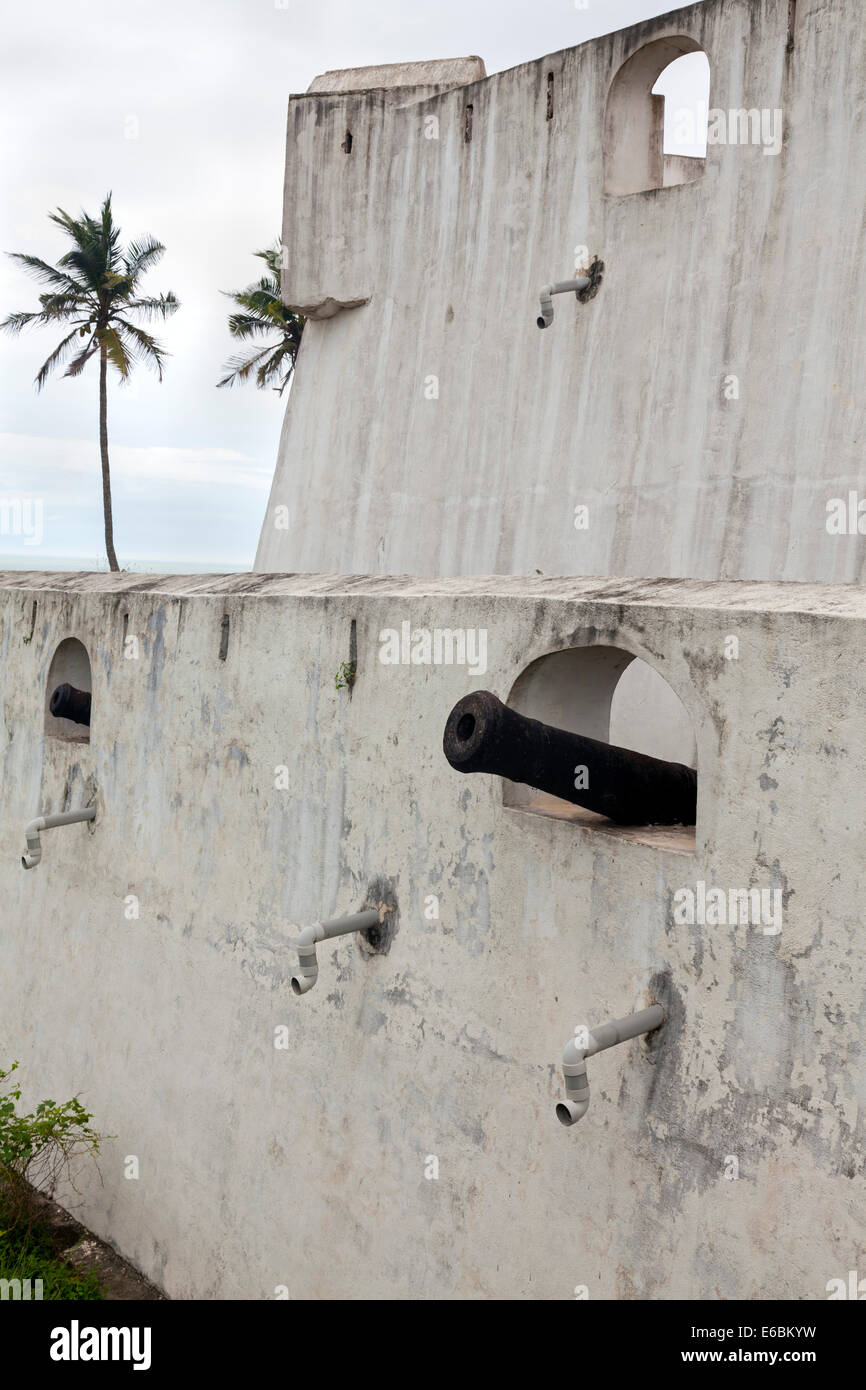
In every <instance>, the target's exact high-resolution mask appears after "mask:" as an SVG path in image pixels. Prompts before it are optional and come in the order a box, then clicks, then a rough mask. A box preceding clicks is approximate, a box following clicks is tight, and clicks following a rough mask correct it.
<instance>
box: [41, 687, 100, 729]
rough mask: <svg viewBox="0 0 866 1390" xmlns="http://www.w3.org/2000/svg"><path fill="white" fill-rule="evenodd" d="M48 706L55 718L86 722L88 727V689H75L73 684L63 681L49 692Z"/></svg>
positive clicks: (79, 722) (75, 722)
mask: <svg viewBox="0 0 866 1390" xmlns="http://www.w3.org/2000/svg"><path fill="white" fill-rule="evenodd" d="M48 708H49V709H50V710H51V713H52V714H53V715H54V718H55V719H71V720H72V722H73V724H86V725H87V726H88V728H89V727H90V691H89V690H76V689H75V686H74V685H70V684H69V682H68V681H64V682H63V684H62V685H58V687H57V689H56V690H53V691H52V692H51V699H50V700H49V702H48Z"/></svg>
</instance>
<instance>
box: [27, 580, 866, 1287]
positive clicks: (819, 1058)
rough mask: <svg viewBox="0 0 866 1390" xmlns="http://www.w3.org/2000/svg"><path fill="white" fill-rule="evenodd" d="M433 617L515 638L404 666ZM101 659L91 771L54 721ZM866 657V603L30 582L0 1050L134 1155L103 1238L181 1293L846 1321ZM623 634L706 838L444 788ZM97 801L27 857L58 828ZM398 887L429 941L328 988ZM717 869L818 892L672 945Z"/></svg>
mask: <svg viewBox="0 0 866 1390" xmlns="http://www.w3.org/2000/svg"><path fill="white" fill-rule="evenodd" d="M34 600H36V602H37V614H36V621H35V625H34V626H33V638H32V641H27V640H26V639H27V637H28V636H29V634H30V631H31V622H32V614H33V601H34ZM226 614H227V615H228V616H229V619H230V628H229V642H228V651H227V655H226V659H225V661H220V659H219V649H220V642H221V632H222V621H223V617H224V615H226ZM353 619H354V620H355V622H356V624H357V660H358V681H357V684H356V686H355V688H354V691H353V694H352V698H351V699H350V698H349V696H348V694H347V692H346V691H345V690H344V691H340V692H337V691H336V690H335V688H334V675H335V673H336V671H337V669H338V667H339V666H340V663H341V662H342V661H344V660H346V659H347V658H348V656H349V644H350V627H351V622H352V620H353ZM405 619H408V620H410V621H411V623H412V624H413V626H414V627H418V626H421V625H424V626H426V627H428V628H430V627H434V626H443V627H450V628H453V627H467V628H469V627H476V628H484V629H486V631H487V633H488V670H487V671H486V672H485V673H484V675H483V677H481V678H479V676H472V675H470V674H469V673H468V672H467V671H466V669H465V668H458V667H454V666H451V667H445V666H439V667H433V666H415V667H413V666H408V667H406V666H386V665H382V664H381V663H380V661H379V659H378V653H379V650H380V643H379V634H380V632H381V631H382V629H384V628H398V629H399V627H400V624H401V622H402V621H403V620H405ZM124 630H126V631H127V632H128V634H129V635H133V636H138V637H139V638H140V643H141V648H140V657H139V659H138V660H130V659H125V657H124V655H123V636H124ZM732 635H734V636H737V638H738V640H739V656H738V658H737V659H735V660H726V659H725V657H724V655H723V650H724V642H725V639H726V638H728V637H730V636H732ZM69 636H74V637H77V638H79V639H80V640H81V641H82V642H84V644H85V645H86V646H87V648H88V650H89V653H90V657H91V662H92V684H93V722H92V726H91V741H90V743H89V745H80V744H79V745H74V744H70V743H66V742H61V741H58V740H50V741H48V742H46V740H45V737H44V733H43V710H44V697H45V682H46V680H47V676H48V670H49V666H50V662H51V660H52V655H53V653H54V651H55V649H56V647H57V645H58V643H59V642H60V641H61V640H63V639H64V638H66V637H69ZM864 637H866V600H864V597H863V593H862V591H861V590H857V589H852V588H849V589H844V588H839V589H830V588H825V589H821V588H817V587H816V588H812V587H807V586H802V587H801V586H790V585H789V586H773V585H757V584H756V585H743V584H740V585H735V584H689V583H676V582H671V583H639V582H636V583H633V584H629V583H623V582H591V581H578V580H540V579H535V580H517V579H499V580H488V581H478V582H466V581H457V580H452V581H448V580H441V581H439V582H438V583H436V582H434V583H424V582H421V581H398V580H393V579H382V578H380V579H376V578H367V579H348V578H342V579H334V578H328V577H319V578H312V577H311V578H307V579H304V578H294V579H290V578H276V577H274V578H271V577H268V576H231V577H228V578H225V579H222V580H219V579H214V578H212V577H211V578H200V577H196V578H172V579H155V578H149V579H148V578H143V577H141V576H117V577H113V576H108V575H96V576H62V575H50V574H43V575H12V574H7V575H5V576H2V578H0V710H2V748H0V760H2V761H0V768H2V774H0V775H2V786H3V800H2V815H0V903H2V933H3V952H2V970H0V1061H3V1062H7V1061H9V1060H11V1059H12V1057H18V1058H20V1060H21V1063H22V1072H21V1075H22V1080H23V1081H24V1083H25V1085H26V1087H27V1099H28V1100H37V1099H39V1098H41V1097H42V1096H44V1095H53V1096H54V1097H62V1096H66V1095H69V1094H71V1093H72V1092H75V1091H80V1092H81V1093H82V1096H83V1099H84V1101H85V1102H86V1104H87V1105H88V1107H89V1108H91V1109H92V1110H93V1112H94V1114H95V1117H96V1123H97V1125H98V1126H99V1128H100V1129H101V1130H103V1131H104V1132H108V1133H111V1134H113V1135H114V1136H116V1137H115V1138H114V1139H113V1140H111V1141H110V1142H109V1143H108V1145H107V1147H106V1153H105V1159H104V1162H103V1165H102V1182H101V1183H100V1182H99V1181H98V1180H97V1179H96V1178H95V1176H94V1175H92V1174H85V1175H84V1176H83V1179H82V1182H83V1186H82V1193H83V1207H82V1208H81V1209H80V1212H79V1214H80V1215H81V1216H82V1217H83V1218H84V1219H85V1220H86V1221H87V1222H88V1223H89V1224H90V1225H91V1226H92V1227H93V1229H94V1230H95V1231H96V1232H97V1233H98V1234H100V1235H102V1236H104V1237H107V1238H108V1239H110V1240H111V1241H113V1242H115V1243H116V1245H117V1246H118V1248H119V1249H120V1250H121V1251H122V1253H123V1254H124V1255H126V1256H127V1257H128V1258H130V1259H132V1260H133V1261H134V1262H135V1263H136V1264H137V1265H139V1266H140V1267H141V1269H142V1270H143V1271H144V1272H145V1273H146V1274H147V1275H148V1276H150V1277H151V1278H154V1279H156V1280H157V1281H158V1282H160V1283H161V1284H163V1286H164V1287H165V1288H166V1289H167V1291H168V1293H169V1294H171V1295H172V1296H175V1297H187V1296H192V1297H216V1298H230V1297H253V1298H267V1297H273V1296H274V1290H275V1288H276V1287H277V1286H278V1285H285V1286H287V1288H288V1289H289V1291H290V1293H291V1296H292V1297H293V1298H303V1297H315V1298H330V1297H333V1298H355V1297H373V1298H380V1297H389V1298H452V1297H463V1298H486V1297H527V1298H552V1299H558V1298H563V1299H571V1298H573V1291H574V1288H575V1286H576V1285H579V1284H585V1285H586V1286H587V1287H588V1289H589V1291H590V1295H591V1296H592V1297H619V1298H630V1297H651V1298H672V1297H692V1298H708V1299H716V1298H735V1297H746V1298H748V1297H761V1298H770V1297H780V1298H821V1297H824V1296H825V1286H826V1282H827V1280H828V1279H830V1278H834V1277H842V1278H845V1277H847V1271H848V1270H849V1269H853V1268H856V1267H857V1264H858V1261H859V1260H860V1256H861V1255H862V1220H861V1219H860V1213H861V1212H862V1206H863V1198H864V1159H863V1155H864V1133H863V1116H864V1114H866V1091H864V1076H866V1072H864V1067H863V1056H862V1035H863V999H864V988H866V955H864V952H863V949H862V904H863V900H864V890H866V882H864V863H863V844H864V832H866V825H864V819H866V803H864V798H863V794H862V788H863V784H864V776H866V752H864V746H863V737H862V734H863V714H862V712H863V708H864V700H866V641H864ZM585 644H590V645H593V644H599V645H603V646H614V647H619V648H622V649H625V650H626V651H628V652H631V653H633V654H635V655H636V656H639V657H642V658H643V659H644V660H645V661H647V662H648V663H649V664H650V665H651V666H653V667H654V668H655V669H656V670H657V671H660V672H661V673H663V675H664V677H665V679H666V680H667V681H668V683H669V684H670V686H671V687H672V688H673V689H674V691H675V692H676V693H677V694H678V696H679V697H680V699H681V700H682V701H683V703H684V704H685V706H686V708H687V709H688V711H689V714H690V716H691V719H692V721H693V723H694V727H695V730H696V734H697V745H698V768H699V812H698V824H697V827H696V839H695V847H694V850H693V851H692V852H689V849H688V846H687V844H686V843H685V842H684V840H683V838H682V837H680V839H679V840H677V838H676V837H672V838H670V839H668V838H667V837H666V836H665V834H664V833H662V832H660V833H659V834H658V836H657V838H656V839H655V840H653V838H652V835H649V837H648V839H646V840H644V841H638V840H634V839H629V838H628V837H627V836H626V835H618V834H614V833H610V832H606V833H602V832H600V831H597V830H593V829H590V828H587V827H585V826H581V825H578V824H572V823H567V822H564V821H560V820H553V819H550V818H547V817H541V816H536V815H530V814H527V813H525V812H521V811H517V810H513V809H510V808H507V807H504V806H503V804H502V787H501V783H500V782H499V780H498V779H493V778H489V779H488V778H485V777H474V778H468V777H461V776H460V775H459V774H457V773H455V772H453V771H452V770H451V769H450V767H449V766H448V764H447V763H446V761H445V758H444V756H443V753H442V750H441V739H442V732H443V727H444V723H445V719H446V716H447V714H448V711H449V710H450V708H451V706H452V705H453V703H454V701H455V700H456V699H457V698H459V697H460V696H461V695H462V694H464V693H465V692H466V691H467V690H469V689H472V688H476V687H477V686H478V685H479V684H483V685H487V686H488V687H489V688H490V689H492V690H493V691H495V692H496V693H498V694H499V695H500V696H503V697H504V696H505V695H506V694H507V692H508V691H509V690H510V689H511V687H512V685H513V684H514V681H515V680H516V678H517V677H518V675H519V674H520V672H521V671H523V670H524V669H525V667H526V666H527V665H528V664H529V663H530V662H531V661H533V660H535V659H536V658H537V657H540V656H542V655H543V654H544V653H546V652H549V651H554V650H559V649H562V648H565V647H571V646H581V645H585ZM281 764H286V765H287V766H288V767H289V769H290V786H289V789H288V790H285V791H280V790H277V789H276V787H275V784H274V773H275V768H276V767H278V766H279V765H281ZM91 794H93V795H95V797H96V801H97V804H98V808H99V812H98V817H97V820H96V822H95V823H94V825H93V827H92V829H91V828H87V827H84V826H74V827H68V828H65V829H61V830H55V831H49V832H46V834H45V835H44V838H43V843H44V855H43V862H42V864H41V865H40V866H39V868H37V869H35V870H33V871H31V872H29V873H28V872H25V871H23V870H22V868H21V865H20V854H21V852H22V849H23V841H22V832H23V828H24V824H25V822H26V821H27V820H28V819H29V818H30V816H31V815H33V814H34V812H35V811H36V810H37V809H39V810H43V809H57V808H58V807H59V806H61V805H62V804H64V802H71V803H72V804H73V805H78V804H81V802H82V801H83V799H84V798H86V797H87V796H89V795H91ZM376 877H385V878H387V879H390V880H391V881H392V882H393V884H394V885H395V887H396V893H397V898H398V902H399V909H400V920H399V930H398V932H397V935H396V937H395V939H394V941H393V944H392V945H391V949H390V951H389V953H388V954H387V955H376V956H370V955H369V954H367V953H366V950H365V948H364V947H362V946H361V945H360V944H359V943H358V942H357V941H356V940H354V939H344V940H342V941H340V942H337V943H334V944H333V946H331V947H329V948H328V949H326V950H323V951H321V953H320V955H321V973H320V978H319V982H318V984H317V986H316V988H315V989H314V990H313V991H312V993H310V994H309V995H307V996H305V997H304V998H302V999H298V998H296V997H295V996H293V994H292V993H291V990H290V988H289V975H290V973H291V971H292V969H293V967H294V965H295V960H296V958H295V955H294V953H293V951H292V949H291V946H290V940H291V937H292V936H293V935H294V934H296V932H297V930H298V929H299V928H300V927H301V926H302V925H304V924H306V923H309V922H312V921H314V920H316V919H317V918H318V917H320V916H322V915H327V914H332V913H336V912H344V911H348V910H351V909H353V908H357V907H360V906H361V905H362V904H363V902H364V900H365V896H366V893H367V889H368V885H369V884H370V881H371V880H372V879H374V878H376ZM699 879H702V880H704V881H705V882H706V883H707V884H708V885H710V886H713V885H715V886H721V887H723V888H724V889H726V890H727V889H730V888H737V887H743V888H746V887H749V886H751V885H755V886H760V887H779V888H780V889H782V890H783V893H784V919H783V928H782V931H781V934H780V935H764V934H763V933H762V931H761V929H760V927H758V928H756V927H749V926H746V925H743V926H686V925H683V926H677V925H675V924H674V922H673V918H672V902H673V896H672V895H673V894H674V892H675V891H676V890H677V889H678V888H681V887H687V886H694V885H695V884H696V882H697V880H699ZM130 894H135V895H136V896H137V897H138V899H139V901H140V917H139V919H138V920H127V918H126V917H125V915H124V901H125V899H126V898H127V897H128V895H130ZM431 894H435V895H437V897H438V899H439V906H440V917H439V920H438V921H437V920H431V919H428V918H426V917H425V901H426V900H427V898H428V895H431ZM651 998H658V999H660V1000H661V1001H662V1002H664V1003H665V1005H666V1006H667V1008H668V1010H669V1023H668V1024H667V1025H666V1027H665V1030H664V1032H663V1034H662V1035H660V1037H659V1038H658V1040H657V1041H656V1042H654V1043H653V1044H652V1045H648V1044H647V1043H646V1042H645V1041H637V1042H634V1043H631V1044H627V1045H623V1046H622V1047H619V1048H617V1049H615V1050H613V1051H611V1052H609V1053H606V1054H604V1055H603V1056H600V1057H598V1058H595V1059H593V1060H592V1061H591V1062H590V1064H589V1072H590V1083H591V1086H592V1092H593V1096H592V1103H591V1106H590V1110H589V1113H588V1115H587V1116H586V1118H585V1119H584V1120H582V1121H581V1123H580V1125H579V1126H578V1127H577V1128H576V1129H575V1130H570V1131H567V1130H564V1129H563V1128H562V1127H561V1126H560V1125H559V1124H558V1122H557V1121H556V1119H555V1117H554V1113H553V1106H554V1103H555V1102H556V1100H557V1099H558V1098H559V1097H560V1094H561V1078H560V1074H559V1062H560V1057H561V1052H562V1047H563V1045H564V1043H565V1042H566V1040H567V1039H568V1037H569V1036H570V1034H571V1033H572V1030H573V1029H574V1028H575V1026H577V1025H579V1024H581V1023H587V1024H589V1025H592V1024H593V1023H597V1022H601V1021H604V1020H607V1019H609V1018H611V1017H618V1016H620V1015H622V1014H624V1013H626V1012H628V1011H630V1010H632V1009H633V1008H636V1007H640V1006H642V1005H643V1004H644V1003H645V1002H647V1001H648V1000H649V999H651ZM280 1025H285V1026H286V1028H287V1030H288V1035H287V1036H288V1041H289V1046H288V1048H287V1049H285V1050H277V1049H275V1047H274V1030H275V1028H277V1027H278V1026H280ZM128 1155H136V1156H137V1157H138V1160H139V1163H140V1177H139V1179H138V1180H137V1181H130V1180H127V1179H125V1178H124V1159H125V1157H126V1156H128ZM428 1155H436V1156H437V1157H438V1160H439V1178H438V1180H433V1181H428V1180H425V1176H424V1172H425V1161H426V1159H427V1156H428ZM729 1155H734V1156H736V1157H737V1158H738V1160H739V1165H740V1176H739V1179H738V1180H737V1181H728V1180H726V1178H725V1169H726V1163H727V1162H728V1156H729Z"/></svg>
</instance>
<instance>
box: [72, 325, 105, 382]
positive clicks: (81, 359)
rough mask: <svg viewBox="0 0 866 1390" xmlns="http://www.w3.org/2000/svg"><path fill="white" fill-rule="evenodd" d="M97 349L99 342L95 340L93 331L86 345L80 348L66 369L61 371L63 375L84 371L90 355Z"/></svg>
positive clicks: (79, 373) (78, 374)
mask: <svg viewBox="0 0 866 1390" xmlns="http://www.w3.org/2000/svg"><path fill="white" fill-rule="evenodd" d="M98 351H99V343H98V341H97V338H96V334H95V333H94V335H93V337H92V338H91V339H90V342H89V343H88V344H87V346H86V347H85V348H82V350H81V352H79V354H78V356H77V357H73V359H72V361H71V362H70V364H69V366H68V367H67V368H66V371H65V372H64V373H63V375H64V376H80V375H81V373H82V372H83V371H84V368H85V367H86V366H87V364H88V362H89V361H90V359H91V357H93V355H94V353H96V352H98Z"/></svg>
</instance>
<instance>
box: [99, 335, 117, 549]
mask: <svg viewBox="0 0 866 1390" xmlns="http://www.w3.org/2000/svg"><path fill="white" fill-rule="evenodd" d="M107 375H108V359H107V357H106V355H105V348H100V350H99V452H100V454H101V456H102V511H103V515H104V517H105V549H106V552H107V554H108V565H109V569H112V570H119V569H120V565H119V564H118V563H117V556H116V555H115V553H114V522H113V520H112V516H111V474H110V472H109V468H108V390H107V383H106V377H107Z"/></svg>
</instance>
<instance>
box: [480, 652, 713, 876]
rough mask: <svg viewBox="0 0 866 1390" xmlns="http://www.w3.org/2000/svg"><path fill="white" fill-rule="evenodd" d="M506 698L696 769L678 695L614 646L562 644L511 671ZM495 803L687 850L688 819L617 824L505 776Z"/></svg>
mask: <svg viewBox="0 0 866 1390" xmlns="http://www.w3.org/2000/svg"><path fill="white" fill-rule="evenodd" d="M506 703H507V704H508V705H509V707H510V708H511V709H514V710H517V711H518V713H520V714H525V715H527V716H528V717H529V718H531V719H538V720H540V721H541V722H542V723H543V724H550V725H553V726H554V727H555V728H558V729H565V730H567V731H569V732H570V733H575V734H582V735H584V736H585V737H588V738H592V739H596V740H597V741H599V742H601V743H609V744H615V745H616V746H617V747H619V748H624V749H629V750H631V751H632V752H635V753H644V754H647V755H648V756H649V757H652V758H658V759H661V760H662V761H664V762H668V763H682V764H684V765H685V766H686V767H692V768H697V741H696V736H695V730H694V726H693V723H692V719H691V716H690V714H689V712H688V710H687V709H686V707H685V705H684V704H683V702H682V700H681V699H680V697H679V696H678V695H677V693H676V691H674V690H673V688H672V687H671V686H670V685H669V684H668V682H667V681H666V680H665V679H664V677H663V676H662V675H661V674H660V672H659V671H657V670H656V669H655V668H654V667H652V666H650V665H649V663H648V662H646V661H643V660H642V659H641V658H640V657H637V656H635V655H634V654H633V653H632V652H628V651H625V650H623V649H622V648H619V647H610V646H590V647H569V648H566V649H564V650H562V651H558V652H551V653H549V654H548V655H546V656H542V657H539V658H538V659H537V660H536V661H533V662H532V663H531V664H530V665H529V666H527V667H526V669H525V670H524V671H522V672H521V674H520V675H519V676H518V678H517V680H516V681H515V682H514V685H513V686H512V688H511V692H510V694H509V696H508V700H507V702H506ZM503 803H504V805H506V806H510V807H513V808H514V809H515V810H520V811H526V812H529V813H531V814H534V815H541V816H551V817H554V818H555V819H559V820H571V821H575V822H577V823H579V824H582V825H585V826H588V827H590V828H596V829H600V830H605V831H607V832H610V833H615V834H620V835H624V836H626V837H628V838H638V839H647V838H649V839H650V840H651V841H653V842H658V843H659V844H660V845H664V846H665V847H670V848H679V849H681V850H686V851H690V850H692V849H693V848H694V842H695V827H694V825H682V826H670V825H664V826H658V827H656V826H653V825H652V824H641V825H636V826H633V827H632V826H628V827H626V826H618V825H614V824H613V822H612V821H609V820H608V819H607V818H606V817H604V816H602V815H599V814H597V813H596V812H594V811H591V810H588V809H586V808H584V807H581V806H578V805H576V804H572V803H571V802H569V801H564V800H562V799H561V798H560V797H557V796H552V795H550V794H549V793H548V792H546V791H545V790H544V789H543V788H538V787H528V786H525V785H523V784H522V783H517V782H511V781H508V780H507V779H503Z"/></svg>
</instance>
